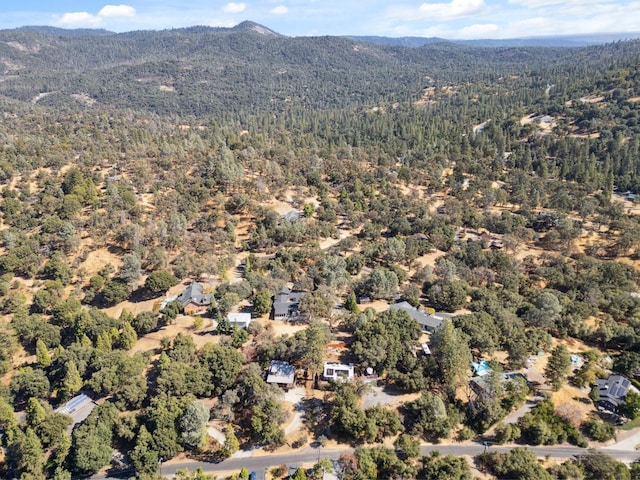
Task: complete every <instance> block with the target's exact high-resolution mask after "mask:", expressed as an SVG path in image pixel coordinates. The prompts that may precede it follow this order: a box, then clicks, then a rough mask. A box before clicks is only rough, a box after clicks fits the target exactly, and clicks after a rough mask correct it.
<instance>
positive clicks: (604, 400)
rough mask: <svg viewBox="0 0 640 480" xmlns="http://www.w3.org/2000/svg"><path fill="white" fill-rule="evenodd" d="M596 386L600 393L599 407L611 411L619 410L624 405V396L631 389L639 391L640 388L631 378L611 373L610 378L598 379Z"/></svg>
mask: <svg viewBox="0 0 640 480" xmlns="http://www.w3.org/2000/svg"><path fill="white" fill-rule="evenodd" d="M596 388H597V389H598V393H599V394H600V400H598V401H597V405H598V407H599V408H601V409H604V410H608V411H610V412H616V413H617V412H618V410H619V409H620V406H621V405H624V398H625V397H626V396H627V394H628V393H629V392H630V391H634V392H636V393H638V389H637V388H636V387H634V386H633V385H632V384H631V380H629V379H628V378H627V377H624V376H622V375H609V378H599V379H598V380H596Z"/></svg>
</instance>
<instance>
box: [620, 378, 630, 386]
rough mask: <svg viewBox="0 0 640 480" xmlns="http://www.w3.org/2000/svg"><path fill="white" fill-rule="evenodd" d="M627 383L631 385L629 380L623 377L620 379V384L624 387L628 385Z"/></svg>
mask: <svg viewBox="0 0 640 480" xmlns="http://www.w3.org/2000/svg"><path fill="white" fill-rule="evenodd" d="M629 385H631V382H630V381H629V380H627V379H626V378H625V379H624V380H623V381H622V386H623V387H624V388H627V387H629Z"/></svg>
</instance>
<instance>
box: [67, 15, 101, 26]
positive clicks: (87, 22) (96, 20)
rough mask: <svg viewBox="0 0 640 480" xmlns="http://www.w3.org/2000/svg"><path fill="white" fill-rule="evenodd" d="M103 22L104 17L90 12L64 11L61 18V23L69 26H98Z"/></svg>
mask: <svg viewBox="0 0 640 480" xmlns="http://www.w3.org/2000/svg"><path fill="white" fill-rule="evenodd" d="M100 23H102V18H100V17H99V16H97V15H92V14H90V13H89V12H68V13H64V14H63V15H62V16H61V17H60V18H59V19H58V24H59V25H66V26H69V27H78V26H96V25H100Z"/></svg>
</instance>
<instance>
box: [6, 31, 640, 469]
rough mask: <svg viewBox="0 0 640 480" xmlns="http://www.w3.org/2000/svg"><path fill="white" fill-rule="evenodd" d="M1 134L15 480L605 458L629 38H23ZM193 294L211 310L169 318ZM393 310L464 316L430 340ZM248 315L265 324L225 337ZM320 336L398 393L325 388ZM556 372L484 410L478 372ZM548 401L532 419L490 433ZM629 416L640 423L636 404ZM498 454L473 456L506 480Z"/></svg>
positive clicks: (630, 346) (616, 358)
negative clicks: (323, 455)
mask: <svg viewBox="0 0 640 480" xmlns="http://www.w3.org/2000/svg"><path fill="white" fill-rule="evenodd" d="M0 115H1V117H0V118H1V121H0V187H1V198H0V213H1V216H2V224H1V225H0V313H1V315H2V316H1V318H0V375H2V382H1V384H0V430H1V431H2V432H5V433H4V435H2V436H0V442H1V444H2V446H3V452H4V457H3V463H2V464H1V468H2V471H0V477H3V478H24V479H27V478H29V479H43V478H55V479H57V480H62V479H68V478H79V477H80V476H84V475H90V474H93V473H95V472H97V471H99V470H100V469H102V468H103V467H106V466H109V465H111V466H113V468H114V469H115V470H117V469H120V468H122V469H124V470H125V471H126V472H128V473H129V474H131V475H134V474H135V475H136V476H137V477H138V478H155V476H156V474H157V471H158V464H159V460H160V459H164V461H168V460H170V459H172V458H174V457H175V458H181V456H184V455H190V456H195V457H197V458H199V459H205V460H207V461H219V460H221V459H223V458H225V457H227V456H229V455H232V454H233V453H235V452H236V451H237V450H238V448H239V447H240V445H242V446H243V447H245V448H248V447H251V446H256V445H257V446H263V447H265V448H267V449H268V450H269V451H271V450H274V449H278V448H280V447H282V446H283V445H289V446H290V447H291V448H293V449H296V448H303V447H306V446H307V445H308V444H309V441H317V442H318V445H323V444H326V442H327V441H335V442H337V444H338V445H344V444H346V443H349V444H355V445H361V446H362V445H370V444H376V443H380V442H381V441H382V440H384V439H385V438H390V437H394V438H396V447H397V448H396V449H395V450H393V449H386V448H384V447H382V446H380V445H378V446H376V447H375V448H359V449H358V450H356V453H355V454H353V455H351V456H347V457H345V458H344V459H342V460H341V462H342V463H341V465H342V466H343V471H342V474H343V478H345V479H360V478H441V477H442V476H443V475H445V476H446V475H448V477H447V478H461V479H462V478H465V479H466V478H470V477H471V473H470V470H469V466H468V465H467V463H466V462H464V461H458V459H455V458H453V457H437V456H432V457H420V455H419V451H418V453H416V449H417V445H418V444H419V442H427V441H428V442H432V441H454V439H458V440H468V439H470V438H474V437H476V438H479V439H483V438H485V437H480V436H481V435H484V434H485V432H487V431H490V432H491V433H490V435H491V437H490V438H492V439H493V440H492V441H494V440H495V441H498V442H503V441H504V442H511V441H514V440H518V439H520V441H521V442H523V443H529V444H536V445H537V444H545V445H552V444H556V443H562V442H565V441H568V442H570V443H572V444H574V445H578V446H580V447H584V446H588V445H590V443H589V442H592V443H591V444H593V442H600V441H606V440H609V439H611V438H612V436H615V431H614V428H613V425H612V424H611V423H608V421H607V418H606V417H602V418H601V417H599V416H597V410H596V408H595V407H594V405H593V403H592V402H591V400H590V397H589V392H590V389H591V386H592V385H593V384H594V382H595V380H596V378H599V377H600V376H602V375H605V373H607V372H611V371H612V372H616V373H620V374H624V375H627V376H628V377H629V378H631V379H632V380H634V378H635V376H636V374H637V373H638V371H639V370H640V299H639V296H638V290H639V277H638V270H637V267H638V265H639V264H638V258H640V216H639V215H640V209H639V208H638V206H637V203H635V202H636V199H637V197H636V195H637V194H638V193H640V125H639V123H638V122H639V117H640V42H638V41H630V42H618V43H613V44H608V45H604V46H594V47H585V48H575V49H574V48H571V49H569V48H566V49H565V48H493V49H488V48H487V49H485V48H476V47H471V46H463V45H453V44H433V45H425V46H422V47H418V48H405V47H400V46H376V45H372V44H365V43H357V42H354V41H351V40H348V39H345V38H332V37H322V38H288V37H284V36H281V35H278V34H276V33H274V32H271V31H270V30H268V29H265V28H264V27H261V26H258V25H255V24H251V23H244V24H241V25H239V26H238V27H235V28H233V29H211V28H206V27H194V28H190V29H181V30H171V31H161V32H131V33H124V34H112V33H109V32H104V31H95V32H94V31H82V32H78V33H77V34H73V32H65V34H64V35H63V34H61V33H60V32H58V31H56V30H55V29H54V30H48V29H19V30H11V31H6V30H5V31H1V32H0ZM194 280H198V281H200V282H201V283H202V285H204V289H205V291H206V293H207V294H211V295H212V296H213V301H211V304H210V306H209V308H207V309H206V312H205V314H204V317H200V316H194V317H191V316H189V315H185V316H183V315H182V314H183V313H185V308H184V305H181V304H180V302H175V301H174V302H171V301H170V300H171V299H174V300H175V298H176V296H177V295H179V294H181V293H182V292H183V291H185V289H187V287H189V285H191V282H192V281H194ZM285 286H288V287H291V288H293V289H294V290H295V291H298V292H301V295H302V300H300V304H299V312H297V313H298V314H299V315H297V317H296V320H295V322H294V323H295V324H294V325H291V324H290V323H287V322H283V321H280V320H278V321H276V320H271V319H269V313H270V312H271V309H272V301H273V300H272V299H273V298H274V296H275V295H276V294H277V293H278V292H279V291H280V290H281V289H282V288H283V287H285ZM357 299H361V300H362V301H371V302H372V303H371V304H367V303H365V304H361V305H358V304H357ZM365 299H366V300H365ZM163 300H167V302H165V303H166V304H163ZM396 300H401V301H406V302H408V303H409V304H410V305H413V306H414V307H418V308H419V309H420V311H421V312H433V311H435V310H442V311H446V312H451V313H454V314H457V316H454V317H452V320H446V321H444V322H443V323H442V326H440V327H438V328H437V329H436V330H435V331H434V332H432V334H430V335H423V333H424V332H422V331H421V328H420V326H419V324H418V323H417V321H415V320H414V319H413V318H411V317H410V316H409V315H408V314H406V313H404V312H399V311H395V310H387V308H388V307H389V304H391V303H393V302H394V301H396ZM367 305H371V307H372V308H367ZM240 311H245V312H252V313H253V314H254V320H253V321H252V322H251V325H250V327H249V328H248V329H247V330H243V329H240V328H233V326H232V325H230V324H229V323H228V320H227V314H228V313H229V312H240ZM200 313H202V312H200ZM447 318H448V317H447ZM425 337H426V338H425ZM331 340H337V344H339V345H340V346H341V348H343V350H344V352H343V353H342V355H343V356H342V357H340V360H341V361H345V362H352V363H354V364H355V365H356V367H355V368H356V369H357V372H358V374H359V375H365V372H366V374H367V375H373V374H375V375H377V381H378V383H377V387H376V388H383V387H384V388H386V389H389V391H391V392H393V395H397V398H401V400H398V402H397V403H396V404H394V405H393V406H392V407H389V406H388V405H387V406H384V405H382V406H381V405H377V404H374V405H364V404H363V403H362V398H363V397H364V396H366V395H367V390H366V388H364V387H363V385H362V384H361V383H360V382H359V381H356V382H353V383H340V382H338V383H333V382H329V383H326V384H322V385H319V383H318V379H319V378H320V377H321V374H322V372H323V364H324V362H325V361H326V360H327V358H329V356H330V353H328V352H329V350H328V348H327V347H326V345H328V344H329V342H330V341H331ZM427 342H429V344H430V346H431V348H432V350H433V355H429V356H427V355H425V354H422V353H420V352H421V351H422V348H423V347H422V345H423V344H427ZM332 348H333V347H332ZM334 350H335V349H334ZM570 350H571V353H580V355H581V358H582V359H583V360H584V361H583V364H582V365H581V366H580V367H579V368H578V367H576V368H575V369H574V370H570V368H569V367H570V364H567V362H568V360H567V358H569V351H570ZM549 351H551V352H552V353H551V354H549V353H548V352H549ZM332 352H333V351H332ZM539 352H542V353H543V354H544V355H546V356H545V357H544V359H545V361H548V362H549V363H548V365H549V366H548V367H547V368H543V367H541V368H540V369H539V370H541V371H540V372H538V375H539V377H540V378H541V380H539V381H537V383H535V382H529V383H526V382H521V381H519V380H516V381H514V382H513V383H509V385H508V386H505V387H504V388H503V387H502V386H501V384H500V385H498V384H496V383H494V384H492V385H490V388H491V391H490V395H487V396H480V395H475V394H473V393H472V392H471V391H470V389H469V382H468V381H469V377H470V375H471V368H470V360H471V359H476V360H477V359H480V358H486V359H488V362H489V363H490V364H491V368H492V369H493V370H495V372H503V371H505V372H525V373H522V374H521V376H525V375H526V374H528V373H529V366H528V365H529V364H530V363H531V361H530V359H531V356H534V357H536V356H537V355H538V353H539ZM545 352H547V353H545ZM331 354H333V353H331ZM540 357H542V355H540ZM607 359H608V360H607ZM273 360H276V361H285V362H288V363H290V364H291V365H293V366H294V367H295V369H296V372H298V373H297V374H296V377H297V378H298V381H299V384H301V385H303V386H305V387H306V390H305V392H307V393H305V395H307V394H308V395H309V397H308V398H309V399H313V401H309V403H308V405H307V404H305V405H306V406H305V407H303V408H308V410H307V411H306V412H307V414H306V415H305V417H304V419H301V420H300V422H299V423H300V425H301V426H300V428H301V429H302V430H292V431H288V430H287V428H288V426H290V425H292V424H293V423H292V422H293V421H292V420H291V418H293V417H292V416H295V411H294V409H293V408H290V407H289V408H288V407H287V405H290V404H287V402H286V401H285V400H284V397H283V393H282V392H281V390H280V388H279V387H277V386H275V385H273V384H269V383H267V382H266V380H265V379H266V375H265V373H266V369H267V368H268V367H269V365H270V362H271V361H273ZM368 369H370V370H368ZM491 378H492V379H494V378H497V377H493V376H492V377H491ZM634 381H635V380H634ZM568 382H570V385H568ZM529 388H531V389H532V391H531V392H530V390H529ZM534 390H535V391H536V392H537V393H540V392H542V394H543V395H544V396H545V397H544V400H542V401H540V403H539V404H538V406H537V407H536V408H535V409H533V410H532V412H531V413H528V414H527V415H524V416H522V417H521V418H519V419H518V420H516V421H515V422H513V423H512V424H507V425H506V426H505V425H498V427H495V425H496V424H498V423H499V422H500V421H501V420H502V419H504V418H505V417H506V415H507V414H508V413H509V412H512V411H515V410H516V409H517V408H519V407H520V406H521V405H522V404H523V402H524V401H525V399H526V398H527V397H528V396H529V398H532V397H534V395H533V391H534ZM79 392H84V393H86V394H87V395H88V396H90V397H91V398H92V399H93V400H95V401H96V403H98V404H99V406H97V407H96V408H95V409H94V410H93V412H92V413H91V415H90V416H89V417H88V419H87V420H86V421H84V422H83V423H79V424H78V425H76V426H75V428H73V430H70V429H69V426H70V424H71V420H70V419H69V417H68V416H67V415H64V414H62V413H60V412H56V411H55V410H54V409H55V408H58V407H60V406H62V405H64V404H65V402H67V401H68V400H69V399H70V398H73V397H74V396H75V395H76V394H78V393H79ZM567 392H569V393H567ZM561 394H562V395H561ZM412 395H413V396H412ZM535 398H538V397H537V396H536V397H535ZM576 399H577V400H576ZM592 400H595V399H593V398H592ZM554 402H555V403H554ZM585 405H587V406H585ZM563 406H565V407H564V408H560V407H563ZM16 412H18V413H19V414H18V415H14V413H16ZM575 412H578V413H575ZM618 413H619V414H620V416H621V417H624V419H625V421H626V420H631V421H633V420H635V419H637V418H638V417H639V416H640V398H639V399H638V401H637V402H635V403H633V402H631V401H630V402H628V406H627V407H625V408H624V409H622V410H621V412H618ZM621 421H622V420H621ZM207 427H211V428H217V429H218V430H219V431H220V432H225V435H226V437H225V438H226V440H224V441H222V442H218V441H216V440H214V439H213V437H210V436H207V435H206V432H207ZM490 429H494V430H490ZM69 431H71V433H69ZM218 438H219V437H218ZM114 449H115V450H117V451H119V452H121V453H122V455H120V456H118V455H115V456H114V455H113V451H114ZM505 455H507V457H504V458H510V457H508V456H509V455H513V460H514V463H515V462H516V461H518V462H520V466H521V467H522V468H523V469H524V468H525V467H526V468H528V469H529V472H530V476H529V477H528V478H558V479H560V478H574V477H568V476H567V475H568V474H567V472H573V473H575V472H578V473H577V474H576V475H579V474H581V475H584V476H585V478H597V477H598V475H600V477H601V478H607V477H606V474H605V473H602V471H604V470H598V469H597V468H596V467H595V466H594V465H595V463H597V462H596V460H597V461H598V462H600V463H598V468H602V469H605V467H606V468H608V469H609V470H608V471H617V472H620V471H623V472H624V474H625V475H628V474H630V472H629V469H628V468H627V467H626V466H624V465H622V464H618V463H617V462H614V461H613V460H611V461H608V460H607V461H605V460H602V459H601V457H598V456H597V455H596V454H593V455H594V456H585V457H584V458H578V459H574V460H570V461H568V462H566V463H565V464H563V465H552V466H550V465H546V464H545V466H544V467H545V468H546V470H545V468H543V467H542V466H541V465H539V464H538V463H537V462H536V460H535V458H531V456H530V455H528V454H527V453H526V452H525V453H523V451H521V450H515V451H514V453H510V454H505ZM504 458H503V457H500V456H499V455H498V454H495V455H494V454H487V455H483V456H481V457H479V458H478V459H477V464H478V465H480V466H482V468H483V469H484V470H485V471H486V472H491V473H492V474H493V475H495V476H496V477H498V478H514V475H515V474H514V473H513V472H512V471H509V470H508V465H510V463H509V462H507V461H506V460H504ZM590 462H591V463H590ZM607 462H608V463H607ZM325 467H326V465H325V466H323V465H321V466H320V467H317V468H315V470H314V471H315V473H313V472H310V475H312V474H313V475H315V477H314V478H320V472H321V471H322V468H325ZM127 468H128V469H129V470H127ZM365 468H366V469H367V470H363V469H365ZM633 468H634V469H635V470H634V472H636V473H637V470H638V467H637V466H635V467H633ZM363 471H365V472H366V473H361V472H363ZM444 472H448V473H444ZM452 472H455V475H458V476H457V477H456V476H455V475H454V473H452ZM531 472H532V473H531ZM594 472H595V473H594ZM598 472H599V473H598ZM284 473H286V469H285V472H284ZM284 473H283V475H284ZM362 475H365V476H364V477H363V476H362ZM523 475H524V474H523ZM590 475H591V476H590ZM515 476H517V475H515ZM277 478H279V477H277ZM575 478H581V477H579V476H576V477H575ZM621 478H628V477H621Z"/></svg>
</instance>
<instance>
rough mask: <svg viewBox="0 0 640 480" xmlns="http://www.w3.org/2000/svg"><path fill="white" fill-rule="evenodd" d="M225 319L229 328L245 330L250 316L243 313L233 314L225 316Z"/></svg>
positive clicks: (249, 321)
mask: <svg viewBox="0 0 640 480" xmlns="http://www.w3.org/2000/svg"><path fill="white" fill-rule="evenodd" d="M227 319H228V320H229V325H230V326H231V327H234V326H235V327H238V328H243V329H245V330H246V329H247V328H248V327H249V324H250V323H251V314H250V313H244V312H233V313H230V314H229V315H227Z"/></svg>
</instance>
